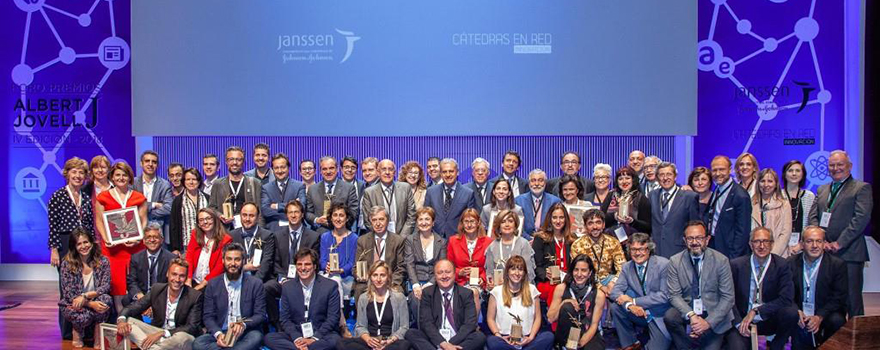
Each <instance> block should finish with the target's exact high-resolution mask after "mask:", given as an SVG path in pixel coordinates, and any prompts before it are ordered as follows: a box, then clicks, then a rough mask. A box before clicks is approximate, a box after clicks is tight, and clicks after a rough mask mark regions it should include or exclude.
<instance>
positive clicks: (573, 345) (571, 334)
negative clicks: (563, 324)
mask: <svg viewBox="0 0 880 350" xmlns="http://www.w3.org/2000/svg"><path fill="white" fill-rule="evenodd" d="M568 318H569V319H570V320H571V325H572V327H571V330H570V331H568V341H566V342H565V348H566V349H572V350H574V349H577V348H578V342H580V340H581V327H582V326H583V322H581V321H580V320H579V319H578V318H577V317H574V316H572V315H571V314H568Z"/></svg>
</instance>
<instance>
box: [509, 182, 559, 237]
mask: <svg viewBox="0 0 880 350" xmlns="http://www.w3.org/2000/svg"><path fill="white" fill-rule="evenodd" d="M546 181H547V174H545V173H544V171H543V170H541V169H535V170H532V171H531V172H529V192H528V193H523V194H521V195H519V196H517V197H516V198H515V199H514V202H516V204H517V205H519V206H520V207H521V208H522V210H523V216H524V220H523V230H522V236H523V237H524V238H525V239H527V240H531V239H532V234H533V233H534V232H535V230H537V229H538V228H540V227H541V223H542V221H543V220H544V218H545V217H547V211H548V210H550V207H551V206H553V204H556V203H559V202H561V201H562V200H561V199H559V197H556V196H554V195H552V194H549V193H547V192H544V187H545V185H546Z"/></svg>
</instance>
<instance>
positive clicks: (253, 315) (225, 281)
mask: <svg viewBox="0 0 880 350" xmlns="http://www.w3.org/2000/svg"><path fill="white" fill-rule="evenodd" d="M246 258H247V256H246V255H245V250H244V247H243V246H242V245H241V244H238V243H231V244H227V245H226V246H225V247H223V269H224V274H223V278H215V279H212V280H211V281H210V282H208V286H207V287H206V288H205V297H204V298H205V300H204V305H203V308H202V321H203V322H204V324H205V329H207V330H208V332H207V333H205V334H203V335H201V336H200V337H198V338H196V340H195V342H194V343H193V349H195V350H203V349H205V350H208V349H210V350H218V349H220V348H228V347H230V346H229V344H230V343H231V342H232V340H231V339H227V338H226V334H228V333H231V334H232V335H233V336H234V337H235V339H237V340H235V346H232V348H233V349H237V350H238V349H240V350H257V349H259V348H260V344H261V343H262V341H263V332H262V330H261V326H262V324H263V322H265V321H266V297H265V293H264V292H263V282H262V281H260V280H258V279H257V278H254V277H253V276H251V275H249V274H247V273H242V272H243V270H242V268H243V267H244V262H245V260H246ZM230 331H231V332H230Z"/></svg>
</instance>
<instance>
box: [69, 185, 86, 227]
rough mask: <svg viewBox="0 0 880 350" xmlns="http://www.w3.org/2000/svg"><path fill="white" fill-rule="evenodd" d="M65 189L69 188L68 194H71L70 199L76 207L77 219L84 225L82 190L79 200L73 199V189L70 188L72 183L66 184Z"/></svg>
mask: <svg viewBox="0 0 880 350" xmlns="http://www.w3.org/2000/svg"><path fill="white" fill-rule="evenodd" d="M64 189H66V190H67V195H68V196H70V201H71V202H73V206H74V207H76V220H77V221H79V223H80V225H82V203H83V198H82V196H83V195H82V191H77V192H79V197H78V198H77V199H78V200H76V201H75V200H73V190H71V189H70V185H67V186H64Z"/></svg>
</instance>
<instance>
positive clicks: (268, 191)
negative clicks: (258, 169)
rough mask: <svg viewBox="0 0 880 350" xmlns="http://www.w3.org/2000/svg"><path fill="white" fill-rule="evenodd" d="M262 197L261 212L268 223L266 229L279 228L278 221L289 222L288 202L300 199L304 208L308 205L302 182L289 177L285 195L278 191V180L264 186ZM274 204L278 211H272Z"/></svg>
mask: <svg viewBox="0 0 880 350" xmlns="http://www.w3.org/2000/svg"><path fill="white" fill-rule="evenodd" d="M261 192H262V193H261V195H260V212H261V213H263V219H265V221H266V228H267V229H269V230H274V229H275V228H277V227H278V221H281V220H287V213H286V212H285V211H284V207H285V206H286V205H287V202H290V201H292V200H294V199H298V200H299V202H300V203H302V205H303V208H305V205H306V187H305V185H303V183H302V182H299V181H297V180H294V179H291V178H289V177H288V180H287V187H285V188H284V193H281V190H279V189H278V182H277V180H272V181H269V182H268V183H266V184H265V185H263V189H262V191H261ZM272 204H277V205H278V209H272Z"/></svg>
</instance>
